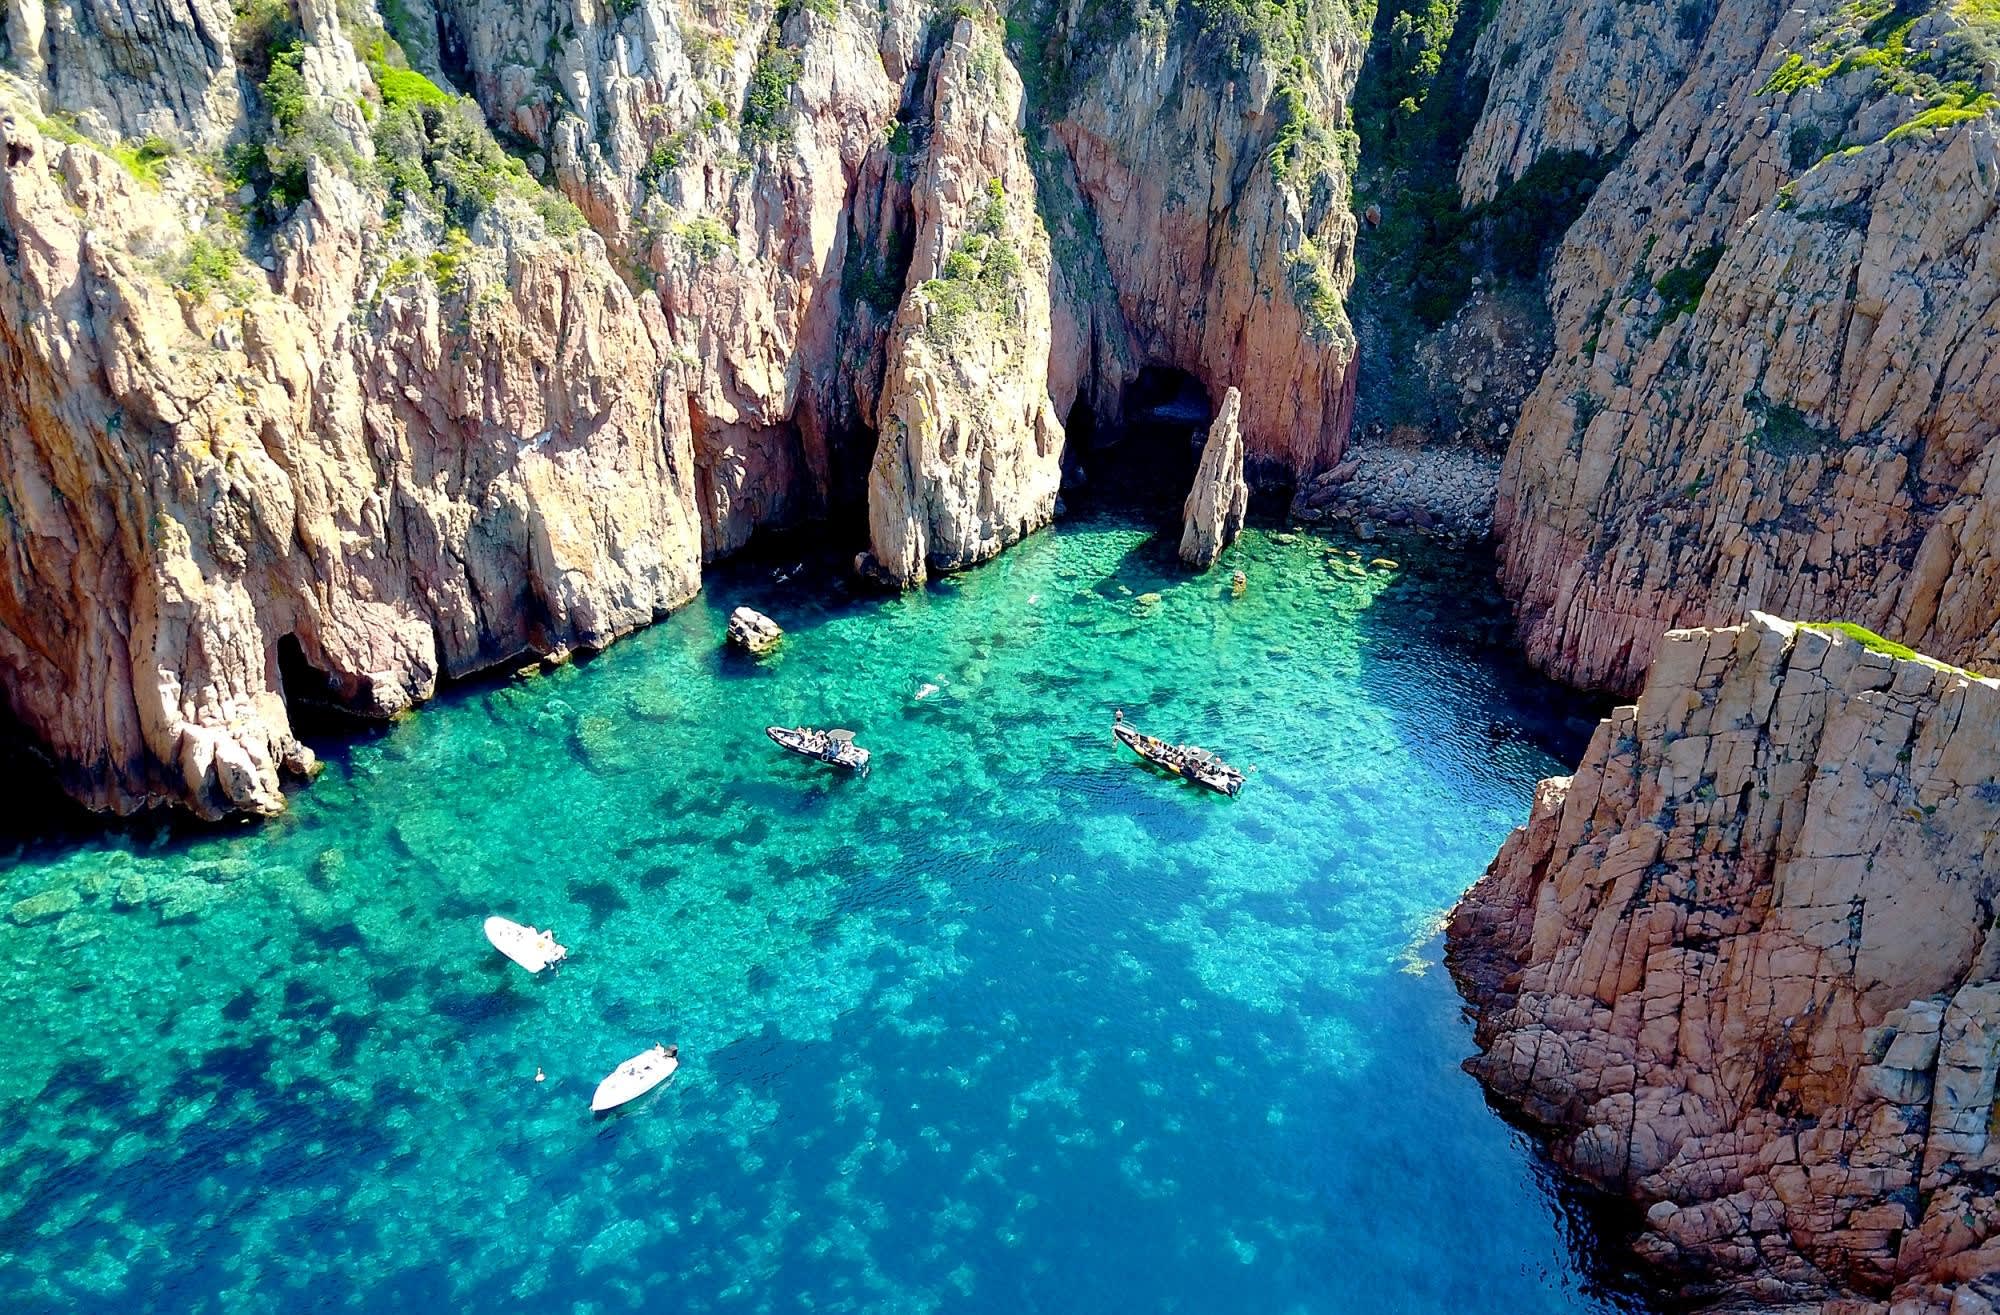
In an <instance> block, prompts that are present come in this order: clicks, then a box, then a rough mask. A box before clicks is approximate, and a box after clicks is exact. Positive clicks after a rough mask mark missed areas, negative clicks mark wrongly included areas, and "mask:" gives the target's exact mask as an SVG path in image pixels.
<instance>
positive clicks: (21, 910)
mask: <svg viewBox="0 0 2000 1315" xmlns="http://www.w3.org/2000/svg"><path fill="white" fill-rule="evenodd" d="M82 903H83V900H82V897H81V896H79V895H78V894H77V893H76V891H74V890H73V889H71V888H70V887H68V886H62V887H58V888H57V889H55V890H45V891H43V892H42V893H41V894H39V895H30V896H28V898H26V899H24V900H16V901H14V907H13V908H11V909H9V910H8V911H7V917H8V919H9V920H10V921H11V922H13V923H14V924H15V925H16V926H19V927H27V926H31V925H33V924H34V923H37V922H48V921H49V920H51V919H53V918H60V917H61V916H62V915H63V914H65V913H68V912H70V911H71V910H72V909H75V908H77V907H78V906H79V905H81V904H82Z"/></svg>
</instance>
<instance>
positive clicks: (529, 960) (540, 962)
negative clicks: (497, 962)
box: [486, 915, 567, 973]
mask: <svg viewBox="0 0 2000 1315" xmlns="http://www.w3.org/2000/svg"><path fill="white" fill-rule="evenodd" d="M486 939H487V940H488V941H489V942H491V943H492V945H493V948H494V949H496V950H498V951H500V953H502V954H504V955H506V956H507V957H508V958H509V959H512V960H513V961H514V962H515V963H517V964H519V965H521V967H523V968H526V969H527V970H528V971H529V972H531V973H538V972H540V971H542V969H544V968H546V967H548V966H549V965H550V964H552V963H557V962H559V961H560V960H561V959H562V958H563V956H564V955H565V954H566V953H567V951H565V950H564V949H563V947H562V946H560V945H555V943H554V941H552V940H551V941H544V940H543V938H542V935H541V933H539V932H537V931H536V930H535V929H534V928H533V927H524V926H522V925H521V924H520V923H518V922H515V921H513V920H511V919H508V918H502V917H499V916H498V915H496V916H494V917H491V918H488V919H487V920H486ZM550 946H554V949H553V951H551V949H550V948H549V947H550Z"/></svg>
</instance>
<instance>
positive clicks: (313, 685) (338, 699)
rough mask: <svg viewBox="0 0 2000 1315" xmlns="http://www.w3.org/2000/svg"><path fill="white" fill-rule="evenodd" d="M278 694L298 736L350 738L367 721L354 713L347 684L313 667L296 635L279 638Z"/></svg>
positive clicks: (350, 692)
mask: <svg viewBox="0 0 2000 1315" xmlns="http://www.w3.org/2000/svg"><path fill="white" fill-rule="evenodd" d="M278 692H279V693H280V694H281V695H282V696H283V697H284V700H285V715H286V717H287V718H289V719H290V721H291V723H292V734H293V735H296V736H301V737H304V736H309V735H339V736H348V735H352V734H353V733H354V730H355V727H356V724H357V723H360V722H363V721H366V720H367V719H366V718H364V717H362V716H360V715H359V714H358V713H356V712H355V711H354V710H353V707H352V702H351V700H352V695H353V691H352V690H350V689H349V688H348V687H347V684H346V682H343V681H342V680H341V678H340V677H339V676H336V675H334V674H333V673H331V672H328V671H324V670H322V669H321V668H319V667H316V666H314V665H313V663H312V659H310V658H308V657H307V656H306V651H305V646H304V645H303V644H301V643H300V642H299V637H298V636H297V635H280V636H279V637H278Z"/></svg>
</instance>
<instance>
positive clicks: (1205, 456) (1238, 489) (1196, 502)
mask: <svg viewBox="0 0 2000 1315" xmlns="http://www.w3.org/2000/svg"><path fill="white" fill-rule="evenodd" d="M1242 411H1243V395H1242V394H1241V393H1239V392H1237V391H1236V390H1235V389H1234V388H1231V389H1230V390H1229V391H1228V392H1226V393H1224V394H1223V395H1222V405H1221V406H1220V407H1218V408H1216V412H1215V421H1214V423H1213V424H1211V425H1209V427H1208V438H1207V439H1206V440H1205V441H1204V442H1203V443H1202V448H1201V465H1200V467H1199V468H1198V469H1197V470H1196V471H1195V476H1194V487H1193V488H1191V489H1189V490H1188V495H1187V503H1186V505H1184V506H1183V507H1182V508H1181V560H1182V561H1184V562H1186V563H1187V564H1188V565H1189V566H1192V567H1194V568H1195V569H1196V570H1200V571H1206V570H1207V569H1208V568H1209V567H1211V566H1213V565H1215V559H1216V558H1218V557H1220V556H1222V550H1223V549H1224V548H1227V547H1228V546H1229V545H1230V544H1231V543H1234V542H1235V541H1236V536H1237V535H1238V534H1239V533H1241V532H1242V529H1243V516H1244V514H1245V513H1246V512H1248V511H1249V510H1250V486H1249V485H1248V484H1246V483H1245V482H1244V480H1243V430H1242V423H1241V417H1242Z"/></svg>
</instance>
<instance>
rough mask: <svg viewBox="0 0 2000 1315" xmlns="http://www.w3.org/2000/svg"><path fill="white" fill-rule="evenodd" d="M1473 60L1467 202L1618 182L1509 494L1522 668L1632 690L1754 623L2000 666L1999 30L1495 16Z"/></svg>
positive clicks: (1511, 587) (1562, 295)
mask: <svg viewBox="0 0 2000 1315" xmlns="http://www.w3.org/2000/svg"><path fill="white" fill-rule="evenodd" d="M1475 63H1476V69H1477V76H1479V77H1481V78H1484V79H1486V86H1487V95H1486V98H1485V102H1484V108H1483V112H1482V113H1481V114H1480V116H1479V119H1478V121H1477V123H1476V124H1475V125H1474V126H1473V128H1472V130H1471V132H1470V135H1469V138H1468V140H1467V142H1466V145H1465V148H1464V151H1463V154H1462V156H1461V159H1460V161H1459V175H1458V177H1459V182H1460V184H1461V187H1462V194H1463V197H1464V199H1465V201H1466V202H1467V203H1468V204H1473V203H1478V202H1482V201H1485V200H1487V199H1489V198H1492V197H1494V196H1495V195H1496V194H1497V193H1498V192H1500V191H1501V190H1502V189H1504V188H1505V187H1506V186H1507V185H1509V184H1510V183H1511V182H1513V181H1514V180H1517V179H1520V178H1522V177H1525V176H1527V175H1528V174H1529V173H1530V172H1532V171H1534V170H1535V169H1536V168H1537V167H1538V166H1539V167H1540V168H1541V170H1542V172H1543V173H1544V174H1545V175H1546V174H1548V173H1551V172H1561V171H1562V170H1564V169H1571V170H1582V171H1584V172H1589V171H1591V170H1593V169H1603V168H1606V167H1608V169H1609V172H1608V173H1607V174H1606V175H1605V176H1604V178H1603V181H1602V183H1601V185H1598V186H1596V187H1595V189H1594V193H1593V194H1592V195H1591V197H1590V200H1589V203H1588V206H1587V207H1586V208H1585V209H1584V211H1583V213H1582V217H1581V218H1580V219H1578V220H1577V222H1576V223H1575V224H1574V226H1573V227H1571V228H1570V229H1569V230H1568V232H1567V234H1566V236H1565V237H1564V239H1563V241H1562V245H1561V248H1560V250H1559V252H1558V254H1557V255H1556V258H1555V261H1554V264H1553V268H1552V270H1551V273H1550V275H1549V294H1548V295H1549V302H1550V306H1551V308H1552V311H1553V314H1554V339H1555V346H1554V355H1553V358H1552V360H1551V362H1550V364H1549V365H1548V367H1547V368H1546V369H1545V370H1544V371H1543V373H1542V375H1541V377H1540V379H1539V381H1538V383H1537V385H1536V386H1535V388H1534V390H1533V392H1532V393H1531V394H1530V395H1529V397H1528V398H1527V400H1526V402H1525V404H1524V405H1523V407H1522V409H1521V413H1520V416H1519V421H1518V425H1517V426H1516V428H1515V432H1514V436H1513V439H1512V443H1511V446H1510V448H1509V451H1508V454H1507V458H1506V463H1505V467H1504V469H1503V471H1502V476H1501V482H1500V488H1499V496H1498V508H1497V511H1496V516H1495V532H1496V534H1497V535H1498V536H1499V538H1500V540H1501V576H1502V580H1503V583H1504V584H1505V586H1506V587H1507V589H1508V591H1509V593H1510V594H1511V595H1512V596H1513V597H1514V598H1515V600H1516V607H1517V611H1518V614H1519V618H1520V623H1521V631H1522V637H1523V641H1524V643H1525V646H1526V648H1527V650H1528V652H1529V654H1530V656H1531V657H1533V658H1534V659H1535V660H1536V661H1537V662H1538V663H1540V664H1541V665H1543V666H1544V667H1546V668H1547V669H1549V670H1550V671H1552V672H1554V673H1556V674H1558V675H1560V676H1561V677H1563V678H1565V679H1567V680H1570V681H1573V682H1576V683H1580V684H1585V685H1591V686H1598V687H1605V688H1611V689H1616V690H1630V689H1632V688H1635V687H1636V685H1637V682H1638V679H1639V677H1640V674H1641V673H1642V672H1644V670H1645V669H1646V666H1647V664H1648V662H1649V661H1650V659H1651V656H1652V653H1653V651H1654V646H1655V644H1656V642H1657V636H1658V635H1659V634H1661V633H1662V632H1664V631H1665V630H1667V629H1668V628H1670V627H1673V626H1677V625H1692V624H1723V623H1727V622H1728V621H1730V620H1731V619H1733V618H1736V617H1739V616H1741V615H1742V614H1743V613H1744V611H1745V610H1746V609H1749V608H1764V609H1769V610H1772V611H1777V612H1782V613H1784V614H1786V615H1793V616H1808V617H1814V616H1818V617H1835V616H1839V617H1850V618H1853V619H1855V620H1857V621H1860V622H1862V623H1864V624H1866V625H1868V626H1870V627H1871V628H1874V629H1877V630H1881V631H1883V632H1884V633H1886V634H1889V635H1892V636H1893V637H1895V638H1897V639H1899V640H1901V641H1903V642H1906V643H1909V644H1913V645H1916V646H1918V647H1920V648H1923V649H1924V650H1926V651H1928V652H1934V653H1937V654H1939V655H1940V656H1942V657H1945V658H1948V659H1950V660H1952V661H1955V662H1961V663H1970V664H1973V665H1975V666H1977V665H1979V664H1981V663H1988V664H1995V665H2000V587H1996V579H2000V562H1996V560H1995V557H1994V545H1995V544H1996V543H2000V537H1996V535H1995V533H1994V530H1995V528H1996V526H1995V515H1996V505H1995V502H1994V498H1995V496H1996V493H1995V490H1994V484H1993V480H1992V478H1991V477H1992V474H1993V470H1994V464H1995V461H1996V454H2000V401H1996V394H1995V391H1994V389H1995V383H1994V375H1993V372H1992V370H1991V369H1990V368H1989V364H1990V361H1991V358H1992V356H1993V352H1994V350H1995V344H1996V341H2000V339H1996V332H2000V321H1996V320H1995V312H1994V306H1995V304H1996V295H1995V294H1996V291H2000V284H1996V278H2000V273H1996V271H2000V265H1996V263H1995V258H1994V251H1995V249H1996V242H2000V236H1996V226H1995V211H1996V201H2000V136H1996V130H1995V126H1994V123H1993V119H1992V113H1991V111H1992V109H1993V107H1994V106H1995V104H1996V94H1995V93H1996V91H2000V43H1996V39H1995V26H1994V19H1993V17H1992V14H1991V12H1990V7H1988V6H1983V5H1976V4H1970V3H1956V2H1953V3H1945V4H1936V3H1930V2H1929V0H1902V2H1899V3H1891V2H1890V0H1850V2H1849V3H1832V2H1831V0H1810V2H1809V3H1806V4H1803V5H1793V4H1790V3H1778V2H1777V0H1717V3H1714V4H1686V5H1680V6H1678V7H1672V6H1629V5H1619V4H1614V3H1611V0H1602V2H1601V3H1589V4H1583V5H1571V4H1561V3H1555V2H1554V0H1503V3H1501V4H1500V5H1499V6H1498V9H1497V10H1496V11H1495V13H1494V16H1493V18H1492V20H1491V21H1490V23H1489V24H1488V25H1487V26H1486V28H1485V29H1484V31H1483V32H1482V33H1481V35H1480V37H1479V42H1478V46H1477V52H1476V60H1475Z"/></svg>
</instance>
